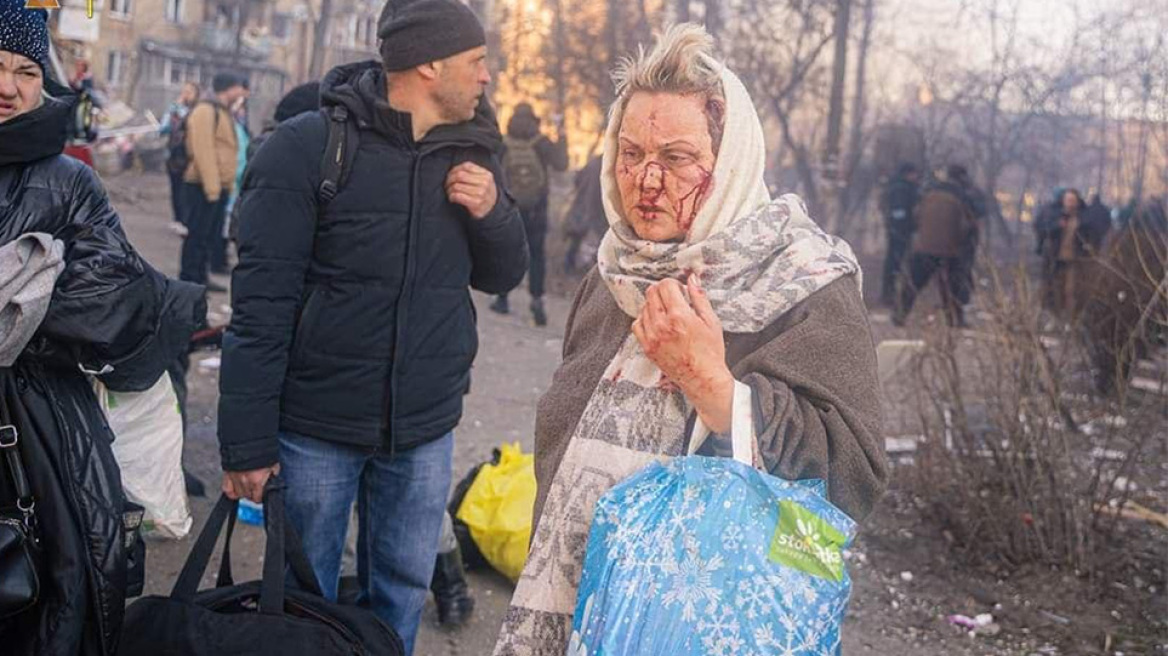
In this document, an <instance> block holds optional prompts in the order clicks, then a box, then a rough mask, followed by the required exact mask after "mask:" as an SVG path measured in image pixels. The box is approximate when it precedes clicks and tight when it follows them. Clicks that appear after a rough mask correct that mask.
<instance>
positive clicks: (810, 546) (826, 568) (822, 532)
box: [769, 501, 847, 583]
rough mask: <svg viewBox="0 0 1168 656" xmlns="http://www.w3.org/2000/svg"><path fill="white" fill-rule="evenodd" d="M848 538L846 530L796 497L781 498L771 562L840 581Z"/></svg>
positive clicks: (772, 544)
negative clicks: (831, 522)
mask: <svg viewBox="0 0 1168 656" xmlns="http://www.w3.org/2000/svg"><path fill="white" fill-rule="evenodd" d="M846 542H847V538H845V537H844V534H843V533H840V532H839V531H837V530H836V529H835V528H834V527H832V525H831V524H828V523H827V522H826V521H824V520H823V518H821V517H820V516H819V515H816V514H815V513H813V512H811V511H810V510H808V509H806V508H804V507H803V506H801V505H799V504H797V503H795V502H794V501H780V502H779V525H778V527H776V528H775V535H774V537H773V538H771V551H770V554H769V556H770V559H771V561H772V562H775V563H778V564H780V565H786V566H787V567H793V568H795V569H797V570H799V571H801V572H806V573H808V574H810V575H812V576H818V577H819V578H822V579H828V580H830V581H836V582H837V583H838V582H840V581H843V580H844V558H843V553H842V550H843V546H844V543H846Z"/></svg>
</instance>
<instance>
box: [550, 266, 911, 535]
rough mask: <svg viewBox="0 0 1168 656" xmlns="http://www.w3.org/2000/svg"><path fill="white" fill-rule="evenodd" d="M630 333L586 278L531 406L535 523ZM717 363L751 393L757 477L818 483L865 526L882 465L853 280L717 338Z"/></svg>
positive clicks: (596, 283)
mask: <svg viewBox="0 0 1168 656" xmlns="http://www.w3.org/2000/svg"><path fill="white" fill-rule="evenodd" d="M631 326H632V318H631V317H629V316H628V315H627V314H625V313H624V312H623V311H621V309H620V308H619V307H618V306H617V304H616V301H614V300H613V298H612V295H611V294H610V293H609V291H608V288H607V287H606V286H605V284H604V281H603V280H602V279H601V277H600V275H599V273H598V272H597V270H596V269H593V270H592V272H591V273H590V274H589V275H588V276H587V277H586V278H585V279H584V281H583V282H582V283H581V285H580V289H579V291H578V292H577V294H576V300H575V303H574V305H573V307H572V311H571V314H570V315H569V316H568V324H567V328H566V329H565V332H564V353H563V358H564V359H563V363H562V364H561V365H560V368H559V370H557V371H556V374H555V377H554V378H553V380H552V384H551V387H550V388H549V389H548V391H547V393H546V394H544V396H543V398H542V399H540V402H539V409H538V414H537V416H536V422H535V477H536V481H537V484H538V489H537V493H536V501H535V517H536V521H537V522H538V519H539V517H540V515H541V513H542V512H543V505H544V502H545V501H546V499H547V493H548V490H549V489H550V488H551V483H552V479H553V477H554V476H555V474H556V471H557V469H559V466H560V461H561V460H562V459H563V457H564V453H565V451H566V450H567V448H568V442H569V439H570V438H571V436H572V434H573V433H574V432H575V428H576V424H577V422H579V420H580V416H581V414H583V412H584V408H585V406H586V405H587V404H588V399H589V397H590V396H591V395H592V391H593V390H594V389H595V388H596V385H597V383H598V382H599V381H600V377H601V375H602V374H603V373H604V370H605V368H606V367H607V366H608V364H609V362H611V361H612V359H613V357H615V356H616V353H617V350H618V349H620V347H621V344H623V343H624V340H625V339H626V338H627V337H628V335H629V332H630V330H631ZM726 361H727V363H728V364H729V365H730V369H731V371H732V372H733V374H734V377H735V378H736V379H737V380H739V381H741V382H743V383H746V384H747V385H750V387H751V389H752V390H753V392H754V404H755V413H754V414H755V424H756V428H757V432H758V443H759V447H760V450H761V453H762V457H763V460H764V462H765V463H766V466H767V469H768V470H769V471H770V472H771V473H773V474H775V475H776V476H779V477H782V478H785V479H792V480H793V479H804V478H821V479H823V480H825V481H826V482H827V487H828V496H829V497H830V499H831V501H832V502H833V503H835V504H836V505H837V506H839V507H840V508H841V509H842V510H843V511H844V512H846V513H848V515H850V516H851V517H853V518H854V519H856V520H860V519H862V518H863V517H865V516H866V515H867V514H868V513H869V512H870V511H871V510H872V507H873V505H875V503H876V501H877V499H879V498H880V495H881V494H882V493H883V491H884V488H885V485H886V484H887V481H888V462H887V460H886V458H885V453H884V443H883V439H882V436H881V410H880V400H879V388H878V386H879V382H878V379H877V374H876V351H875V348H874V345H873V342H872V334H871V329H870V327H869V325H868V314H867V310H866V308H865V307H864V301H863V299H862V298H861V296H860V291H859V289H858V288H857V287H856V282H855V280H853V279H852V278H851V277H847V278H841V279H840V280H837V281H835V282H833V283H831V284H829V285H828V286H827V287H824V288H823V289H821V290H819V291H818V292H815V293H814V294H812V295H811V296H810V297H808V298H807V300H805V301H803V302H802V303H800V304H799V305H797V306H795V307H794V308H793V309H792V310H791V311H790V312H787V313H786V314H785V315H783V316H782V317H780V318H779V319H778V320H777V321H775V322H774V323H773V324H771V325H770V326H769V327H767V328H766V329H765V330H763V331H762V332H759V333H753V334H727V336H726ZM691 422H692V419H691ZM532 534H533V535H534V531H533V532H532Z"/></svg>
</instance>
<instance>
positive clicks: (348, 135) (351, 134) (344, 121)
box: [318, 105, 360, 204]
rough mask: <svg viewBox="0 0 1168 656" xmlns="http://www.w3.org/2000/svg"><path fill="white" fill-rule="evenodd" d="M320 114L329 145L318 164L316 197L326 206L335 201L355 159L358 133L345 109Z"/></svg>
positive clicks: (338, 108) (334, 108)
mask: <svg viewBox="0 0 1168 656" xmlns="http://www.w3.org/2000/svg"><path fill="white" fill-rule="evenodd" d="M321 111H323V112H324V113H325V118H326V120H327V121H328V141H327V142H326V143H325V147H324V155H323V156H322V158H321V161H320V178H321V179H320V188H319V189H318V196H319V198H320V202H321V204H327V203H328V202H329V201H331V200H332V199H333V198H336V196H337V193H338V192H339V191H340V190H341V187H342V186H344V184H345V181H346V179H347V178H348V173H349V170H350V169H352V166H353V160H354V159H355V158H356V155H357V139H358V138H359V137H360V133H359V132H358V130H357V124H356V123H355V122H353V121H350V120H349V109H348V108H347V107H345V106H344V105H334V106H332V107H331V108H329V109H325V110H321Z"/></svg>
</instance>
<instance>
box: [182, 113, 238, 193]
mask: <svg viewBox="0 0 1168 656" xmlns="http://www.w3.org/2000/svg"><path fill="white" fill-rule="evenodd" d="M216 112H218V113H219V118H218V120H216V118H215V113H216ZM186 147H187V154H188V155H189V157H190V162H191V163H190V164H188V165H187V170H186V173H185V174H184V175H183V180H185V181H186V182H190V183H193V184H197V185H202V187H203V193H204V194H206V195H207V200H209V201H212V202H214V201H217V200H219V195H220V194H222V193H230V192H231V188H232V187H233V186H234V185H235V166H236V163H237V162H238V161H239V160H238V157H239V155H238V154H237V153H236V149H237V148H238V144H237V142H236V140H235V119H233V118H231V112H228V111H227V110H226V109H224V108H223V107H222V106H220V105H218V104H217V103H213V102H201V103H199V104H198V105H195V108H194V109H192V110H191V113H190V116H188V117H187V142H186Z"/></svg>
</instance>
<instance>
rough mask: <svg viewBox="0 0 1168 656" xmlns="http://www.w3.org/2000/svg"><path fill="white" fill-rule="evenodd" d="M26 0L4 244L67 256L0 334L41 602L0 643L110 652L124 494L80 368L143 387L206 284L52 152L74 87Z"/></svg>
mask: <svg viewBox="0 0 1168 656" xmlns="http://www.w3.org/2000/svg"><path fill="white" fill-rule="evenodd" d="M24 4H25V3H24V2H23V0H0V249H2V248H3V247H5V246H6V245H10V244H12V243H13V242H15V241H17V240H19V239H22V238H26V237H30V236H34V237H36V238H43V239H44V240H46V241H47V242H48V243H51V244H54V248H56V249H60V254H61V258H62V259H63V262H61V265H62V266H61V268H60V271H59V276H58V277H57V278H56V280H55V284H54V285H53V288H52V296H51V300H50V301H49V304H48V307H47V309H45V310H44V314H43V316H41V317H39V318H38V320H37V321H36V322H35V323H34V324H32V325H25V326H24V327H23V328H21V327H20V325H19V324H20V320H19V319H18V321H17V328H18V330H15V331H14V330H13V328H12V325H11V324H9V323H5V324H4V326H5V328H6V334H3V335H0V342H7V346H8V348H7V349H5V350H4V351H5V352H7V353H16V354H17V355H16V359H15V361H14V362H8V361H5V362H3V363H0V417H2V418H3V420H2V421H0V424H4V425H11V426H13V427H14V428H15V429H16V433H17V434H18V442H17V447H18V448H19V452H20V455H21V459H22V461H23V467H24V469H25V470H26V473H27V477H28V480H29V482H30V486H31V490H32V493H33V497H34V499H35V516H36V518H37V523H38V524H39V526H40V530H39V533H40V538H41V540H40V541H41V550H40V558H41V563H40V567H39V572H40V576H41V593H40V597H39V600H38V603H37V604H36V605H35V606H34V607H33V608H31V609H29V610H26V611H24V612H22V613H21V614H19V615H16V616H15V617H11V618H7V619H6V620H4V621H0V652H2V653H4V654H5V655H6V656H7V655H12V656H25V655H29V656H31V655H34V654H35V655H36V656H77V655H79V654H80V655H83V656H88V655H96V656H107V655H112V654H114V653H116V651H117V644H118V635H119V632H120V630H121V623H122V614H123V610H124V608H125V596H126V586H127V549H126V544H125V530H124V528H123V513H124V512H125V510H126V507H125V506H126V499H125V495H124V494H123V492H122V485H121V474H120V472H119V470H118V465H117V462H116V461H115V460H114V455H113V451H112V448H111V445H112V443H113V439H114V436H113V435H112V434H111V433H110V430H109V427H108V426H107V424H106V420H105V417H104V416H103V415H102V411H101V408H100V407H99V406H98V403H97V399H96V397H95V396H94V393H93V387H92V383H91V381H90V379H89V378H88V377H87V376H86V375H85V374H83V373H82V372H83V371H85V372H90V373H93V374H94V375H96V376H97V378H99V379H100V380H101V381H102V382H103V383H105V385H106V386H107V387H108V388H110V389H112V390H117V391H141V390H145V389H149V388H150V387H151V386H152V385H154V383H155V382H156V381H158V379H159V378H160V377H161V376H162V374H163V372H164V370H165V367H166V365H167V363H169V362H170V361H171V360H173V359H174V358H175V356H176V355H177V354H178V352H179V351H180V350H182V349H184V348H185V347H186V343H187V342H188V341H189V340H190V336H191V333H192V332H193V331H194V329H195V327H196V325H197V322H199V321H202V320H203V317H205V315H206V303H205V301H204V300H203V289H202V287H199V286H197V285H191V284H188V283H181V282H177V281H173V280H168V279H167V278H165V277H164V276H162V275H161V274H160V273H158V272H157V271H155V270H154V269H153V268H151V267H150V265H149V264H148V263H147V262H146V261H145V260H143V259H142V258H141V257H140V256H139V255H138V253H136V252H135V251H134V248H133V247H132V246H131V245H130V243H129V241H128V240H127V239H126V236H125V234H124V233H123V231H122V228H121V225H120V222H119V219H118V215H117V213H116V212H115V211H114V209H113V208H112V207H111V206H110V203H109V199H108V198H107V196H106V193H105V190H104V189H103V188H102V185H101V182H100V181H99V180H98V178H97V176H96V175H95V174H94V173H93V171H92V170H90V169H89V168H88V167H87V166H85V165H84V164H82V163H81V162H79V161H77V160H75V159H72V158H70V157H67V156H65V155H63V154H61V153H62V151H63V150H64V147H65V139H66V133H67V129H68V126H69V124H70V122H71V120H72V117H73V108H74V102H75V97H74V96H73V95H72V93H71V92H70V91H69V90H67V89H65V88H64V87H62V86H60V85H59V84H55V83H53V82H52V81H51V80H48V79H46V77H45V72H44V66H45V61H46V59H47V54H48V43H49V39H48V28H47V26H46V20H47V17H46V16H45V12H44V11H40V10H37V11H30V10H28V9H25V7H24ZM43 92H47V94H46V93H43ZM9 282H11V281H9V280H0V288H3V287H6V286H7V285H8V283H9ZM5 292H6V294H7V297H8V298H9V299H10V302H11V303H12V304H13V305H16V306H18V307H19V306H21V305H22V304H24V303H26V302H27V299H23V300H22V299H21V297H20V295H19V294H16V295H11V294H10V292H12V289H11V288H10V287H8V288H6V289H5ZM10 310H11V308H10V307H4V306H3V305H0V315H3V314H7V315H9V316H11V315H12V314H16V315H24V314H26V313H25V312H24V311H23V310H21V309H17V311H16V312H15V313H13V312H10ZM7 331H12V332H7ZM15 332H19V333H20V335H21V337H20V340H19V341H20V343H19V344H15V345H13V344H12V343H11V338H12V337H13V333H15ZM13 487H14V486H13V484H12V481H11V480H10V474H9V470H8V469H7V468H5V467H0V514H4V515H7V516H11V515H9V514H8V511H10V509H11V505H12V504H11V501H12V499H10V498H8V496H7V495H8V494H9V493H10V491H11V490H12V489H13ZM10 562H11V561H9V563H10Z"/></svg>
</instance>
